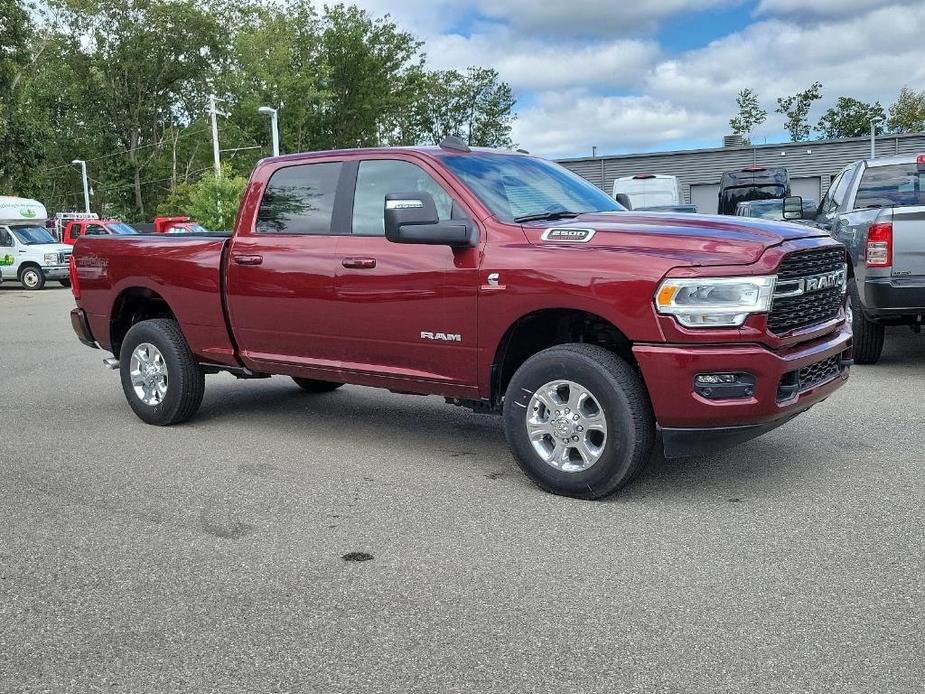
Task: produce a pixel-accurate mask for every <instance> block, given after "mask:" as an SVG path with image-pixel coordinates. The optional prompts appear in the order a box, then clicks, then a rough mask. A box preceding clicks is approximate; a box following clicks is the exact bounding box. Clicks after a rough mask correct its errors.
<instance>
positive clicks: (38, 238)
mask: <svg viewBox="0 0 925 694" xmlns="http://www.w3.org/2000/svg"><path fill="white" fill-rule="evenodd" d="M10 229H12V230H13V233H14V234H16V238H18V239H19V242H20V243H22V244H24V245H26V246H37V245H40V244H43V243H58V241H57V239H55V237H54V236H52V235H51V232H50V231H48V229H46V228H45V227H42V226H37V225H32V224H30V225H22V226H14V227H10Z"/></svg>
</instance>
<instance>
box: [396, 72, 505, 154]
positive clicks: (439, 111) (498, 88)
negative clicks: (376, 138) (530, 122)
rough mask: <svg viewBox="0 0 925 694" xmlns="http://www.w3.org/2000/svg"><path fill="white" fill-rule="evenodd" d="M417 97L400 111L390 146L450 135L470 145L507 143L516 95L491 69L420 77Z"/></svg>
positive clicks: (429, 142) (436, 141)
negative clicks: (405, 108)
mask: <svg viewBox="0 0 925 694" xmlns="http://www.w3.org/2000/svg"><path fill="white" fill-rule="evenodd" d="M418 79H419V80H420V86H419V87H418V88H417V89H416V91H417V94H418V97H417V99H416V100H415V102H414V105H413V106H412V108H410V109H408V110H407V111H405V112H404V113H402V114H401V117H400V118H399V120H398V122H397V123H396V125H395V128H394V131H393V133H392V135H391V137H390V138H389V141H390V142H393V143H394V144H437V143H439V142H440V141H441V140H442V139H443V138H445V137H446V136H448V135H455V136H457V137H459V138H461V139H462V140H463V142H465V143H467V144H469V145H470V146H473V147H512V146H513V142H512V140H511V125H512V123H513V122H514V120H515V119H516V118H517V116H516V115H515V113H514V104H515V99H514V95H513V92H512V90H511V87H510V85H509V84H507V83H506V82H502V81H501V80H500V78H499V75H498V72H497V71H496V70H494V69H492V68H481V67H470V68H469V69H468V70H467V71H466V72H465V73H461V72H458V71H457V70H446V71H437V72H431V73H427V74H424V75H421V76H420V77H419V78H418Z"/></svg>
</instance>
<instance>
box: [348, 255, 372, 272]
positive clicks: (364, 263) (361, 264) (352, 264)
mask: <svg viewBox="0 0 925 694" xmlns="http://www.w3.org/2000/svg"><path fill="white" fill-rule="evenodd" d="M340 264H341V265H343V266H344V267H348V268H354V269H357V270H372V269H373V268H374V267H376V259H375V258H344V259H343V260H342V261H340Z"/></svg>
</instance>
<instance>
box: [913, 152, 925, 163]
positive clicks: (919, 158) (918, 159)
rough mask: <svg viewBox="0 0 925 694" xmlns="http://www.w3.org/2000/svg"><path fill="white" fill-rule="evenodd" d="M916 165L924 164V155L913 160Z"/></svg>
mask: <svg viewBox="0 0 925 694" xmlns="http://www.w3.org/2000/svg"><path fill="white" fill-rule="evenodd" d="M915 163H916V164H925V154H920V155H919V156H917V157H916V158H915Z"/></svg>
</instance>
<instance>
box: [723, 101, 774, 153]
mask: <svg viewBox="0 0 925 694" xmlns="http://www.w3.org/2000/svg"><path fill="white" fill-rule="evenodd" d="M736 105H737V106H738V107H739V112H738V114H737V115H736V116H734V117H733V118H730V119H729V127H730V128H731V129H732V132H734V133H736V134H737V135H743V136H744V137H745V141H746V142H750V140H749V135H750V134H751V132H752V130H754V129H755V128H756V127H758V126H759V125H761V124H762V123H764V122H765V120H767V118H768V112H767V111H765V110H764V109H763V108H761V104H760V103H758V95H757V94H756V93H755V92H754V90H752V89H743V90H742V91H740V92H739V94H738V95H737V96H736Z"/></svg>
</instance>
